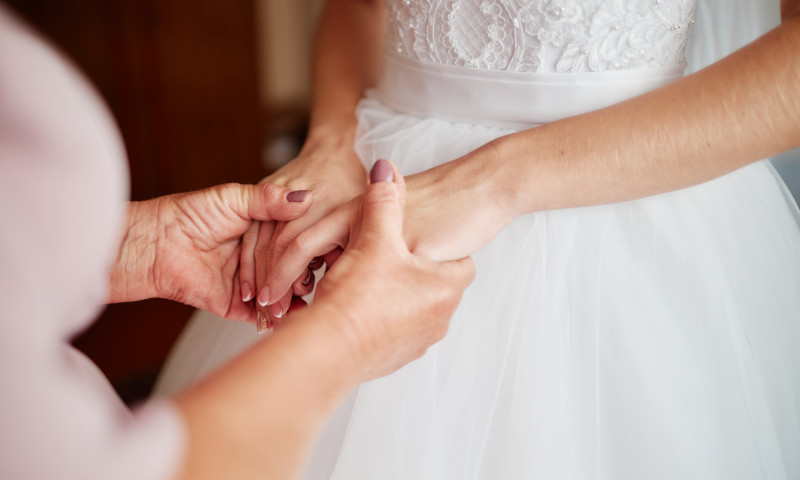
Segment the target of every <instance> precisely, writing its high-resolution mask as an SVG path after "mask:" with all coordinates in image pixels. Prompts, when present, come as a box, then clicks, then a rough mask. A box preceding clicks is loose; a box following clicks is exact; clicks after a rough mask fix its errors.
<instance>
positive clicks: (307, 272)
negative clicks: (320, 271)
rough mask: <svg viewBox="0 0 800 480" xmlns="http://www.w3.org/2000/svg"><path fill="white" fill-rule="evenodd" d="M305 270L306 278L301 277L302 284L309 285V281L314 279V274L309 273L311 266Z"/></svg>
mask: <svg viewBox="0 0 800 480" xmlns="http://www.w3.org/2000/svg"><path fill="white" fill-rule="evenodd" d="M306 270H307V271H306V278H304V279H303V285H305V286H308V285H311V281H312V280H313V279H314V274H313V273H311V268H308V269H306Z"/></svg>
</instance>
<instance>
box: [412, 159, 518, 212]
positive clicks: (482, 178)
mask: <svg viewBox="0 0 800 480" xmlns="http://www.w3.org/2000/svg"><path fill="white" fill-rule="evenodd" d="M502 169H503V164H502V158H500V153H499V152H498V149H497V147H496V146H495V145H493V144H492V143H489V144H486V145H484V146H482V147H479V148H477V149H475V150H473V151H472V152H470V153H468V154H466V155H464V156H462V157H460V158H458V159H456V160H453V161H451V162H447V163H444V164H442V165H439V166H437V167H434V168H432V169H430V170H426V171H424V172H420V173H418V174H415V175H410V176H408V177H406V183H407V184H408V190H409V192H412V191H419V194H420V195H422V196H424V197H426V198H431V197H432V196H436V195H437V193H441V192H445V193H447V192H450V193H453V194H455V195H457V196H458V197H459V198H462V199H464V201H465V202H469V204H471V205H474V206H476V207H479V208H481V209H484V211H485V209H492V210H494V211H495V212H494V215H496V216H497V217H500V218H503V219H505V220H507V221H510V220H511V219H513V218H514V217H515V216H517V215H519V213H517V206H516V203H515V202H516V201H517V198H516V197H517V195H516V194H515V193H514V192H513V191H511V189H510V188H509V185H508V183H507V180H506V178H505V176H504V175H505V174H504V172H503V171H502Z"/></svg>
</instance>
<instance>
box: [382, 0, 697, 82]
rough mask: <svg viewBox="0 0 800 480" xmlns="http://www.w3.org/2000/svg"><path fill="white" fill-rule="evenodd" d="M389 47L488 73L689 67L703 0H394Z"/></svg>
mask: <svg viewBox="0 0 800 480" xmlns="http://www.w3.org/2000/svg"><path fill="white" fill-rule="evenodd" d="M386 4H387V7H388V10H389V18H388V36H387V48H389V49H390V50H391V51H393V52H395V53H397V54H399V55H401V56H403V57H406V58H410V59H415V60H419V61H422V62H429V63H438V64H446V65H458V66H464V67H471V68H478V69H484V70H501V71H512V72H536V73H556V72H557V73H574V72H603V71H609V70H629V69H639V68H650V67H667V66H673V65H683V64H684V62H685V52H686V41H687V39H688V34H689V29H690V27H691V25H692V24H693V23H694V15H695V9H696V6H697V0H386Z"/></svg>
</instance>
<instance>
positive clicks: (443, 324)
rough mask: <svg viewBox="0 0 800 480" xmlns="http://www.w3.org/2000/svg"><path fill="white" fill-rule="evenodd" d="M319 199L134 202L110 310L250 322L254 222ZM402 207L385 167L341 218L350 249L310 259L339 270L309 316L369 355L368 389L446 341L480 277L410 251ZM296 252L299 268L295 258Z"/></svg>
mask: <svg viewBox="0 0 800 480" xmlns="http://www.w3.org/2000/svg"><path fill="white" fill-rule="evenodd" d="M313 197H314V193H312V192H308V191H299V192H298V191H290V190H289V189H288V188H285V187H281V186H278V185H275V184H261V185H255V186H254V185H238V184H228V185H221V186H217V187H212V188H209V189H206V190H202V191H198V192H192V193H187V194H178V195H171V196H167V197H161V198H158V199H155V200H150V201H145V202H132V203H131V204H130V207H129V213H128V218H127V223H128V225H127V232H126V235H125V238H124V240H123V243H122V246H121V248H120V252H119V254H118V257H117V259H116V262H115V264H114V268H113V270H112V281H111V293H110V299H111V301H131V300H138V299H143V298H150V297H160V298H169V299H172V300H176V301H180V302H182V303H186V304H189V305H192V306H195V307H198V308H202V309H205V310H208V311H210V312H212V313H215V314H217V315H220V316H223V317H226V318H228V319H231V320H240V321H241V320H245V321H253V320H254V319H255V317H256V311H255V305H254V303H253V301H250V302H244V301H242V297H243V295H242V292H241V290H240V287H239V286H240V285H241V283H242V281H241V279H240V270H241V268H240V256H241V254H242V243H243V242H242V236H243V235H244V234H245V233H246V232H247V231H248V229H249V228H251V226H252V224H253V222H254V221H260V222H261V225H263V224H264V223H273V222H290V221H292V220H295V219H298V218H300V217H301V216H303V215H304V214H307V213H308V212H309V210H310V208H311V206H312V204H313V202H314V198H313ZM405 197H406V185H405V182H404V179H403V178H402V176H401V175H400V174H399V172H397V170H396V168H394V166H393V165H392V164H391V163H390V162H388V161H381V162H379V163H378V165H377V166H376V167H375V168H374V169H373V172H372V175H371V184H370V185H368V186H367V187H366V193H365V194H364V195H363V196H360V197H358V198H359V202H358V204H359V207H358V213H357V215H356V214H355V211H354V210H353V209H354V208H355V207H354V206H348V207H347V208H346V209H337V210H336V211H337V212H338V211H339V210H342V211H346V212H349V214H352V217H351V218H350V222H349V223H348V224H347V225H346V228H345V229H344V230H346V235H345V236H346V241H340V242H335V243H333V244H331V248H330V249H328V250H327V251H325V252H323V251H322V250H320V249H319V248H316V247H315V249H314V255H313V257H318V256H324V257H325V258H326V260H327V262H328V266H329V268H330V266H331V265H332V264H333V263H334V256H336V257H337V260H336V261H335V263H336V266H335V268H332V269H330V270H329V271H328V272H327V273H326V274H325V278H324V279H323V280H322V281H321V282H319V285H318V286H317V292H316V297H315V302H314V303H313V305H311V306H310V307H308V309H307V310H308V312H307V313H306V314H304V317H309V316H316V317H324V319H325V322H327V323H330V324H333V325H334V327H335V330H336V331H339V332H341V333H342V335H343V337H345V339H344V340H345V343H346V344H348V345H350V346H351V347H352V350H353V351H356V352H361V353H359V354H358V357H359V358H361V359H362V360H364V361H363V362H354V364H361V365H363V366H362V367H359V368H361V369H363V370H364V372H362V373H363V375H362V377H363V378H364V379H367V378H374V377H375V376H378V375H381V374H385V373H389V372H391V371H393V370H394V369H396V368H398V367H399V366H401V365H403V364H405V363H407V362H408V361H410V360H411V359H413V358H416V357H418V356H419V355H421V354H422V353H423V352H424V351H425V350H426V349H427V347H428V346H430V345H431V344H433V343H434V342H435V341H438V340H439V339H441V338H442V337H443V335H444V333H445V332H446V330H447V327H448V324H449V319H450V316H451V315H452V312H453V311H454V310H455V307H456V306H457V305H458V302H459V301H460V298H461V295H462V293H463V291H464V289H466V287H467V286H468V285H469V283H470V282H471V281H472V278H473V276H474V267H473V265H472V261H471V259H469V258H463V259H458V260H453V261H445V262H436V261H432V260H429V259H427V258H424V257H422V256H420V255H416V254H414V253H412V252H411V251H410V250H409V248H408V247H407V246H406V242H405V240H404V238H403V228H404V227H403V217H404V208H403V204H404V201H405ZM348 205H349V204H348ZM354 205H355V204H354ZM338 215H341V214H336V217H338ZM326 218H327V217H326ZM329 221H330V220H329ZM322 225H323V226H325V223H322ZM344 230H342V232H344ZM337 232H338V230H337ZM311 234H313V232H311ZM301 235H304V234H301ZM315 238H316V237H315ZM292 244H294V242H293V243H292ZM340 247H341V249H342V253H341V256H338V254H336V253H334V251H335V250H336V249H337V248H340ZM323 250H324V249H323ZM292 252H294V255H295V257H293V258H299V256H300V255H299V253H300V252H299V250H298V249H296V248H294V249H293V250H292ZM308 263H309V262H306V265H307V264H308ZM303 268H306V267H305V266H303ZM287 271H288V270H287ZM295 283H296V282H295ZM288 290H289V287H287V291H288ZM301 293H302V292H301ZM409 298H414V299H415V300H414V301H413V302H410V301H408V299H409ZM287 311H288V310H287Z"/></svg>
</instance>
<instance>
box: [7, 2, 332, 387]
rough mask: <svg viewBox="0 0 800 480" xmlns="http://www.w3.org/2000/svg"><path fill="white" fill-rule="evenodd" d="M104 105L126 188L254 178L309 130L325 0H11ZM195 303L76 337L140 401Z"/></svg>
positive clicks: (178, 187)
mask: <svg viewBox="0 0 800 480" xmlns="http://www.w3.org/2000/svg"><path fill="white" fill-rule="evenodd" d="M5 3H6V4H7V5H8V6H10V7H11V8H12V9H14V10H16V11H17V13H18V14H19V15H20V16H21V17H23V18H24V19H26V20H27V21H28V22H29V23H30V24H31V25H32V26H33V27H34V28H36V29H37V30H39V31H40V32H42V33H43V34H44V35H45V36H46V37H48V38H49V39H51V40H52V42H53V43H54V44H55V45H56V46H57V48H59V49H60V50H61V51H62V52H64V53H65V54H66V55H67V56H68V57H70V58H71V59H72V60H73V61H74V62H75V63H76V64H77V65H78V67H79V68H80V69H81V70H82V71H83V72H84V74H85V75H86V76H87V77H89V78H90V79H91V81H92V83H94V85H95V86H96V88H97V89H98V91H99V92H100V94H101V95H102V96H103V97H104V99H105V101H106V102H107V103H108V105H109V106H110V108H111V110H112V111H113V113H114V115H115V117H116V119H117V122H118V124H119V128H120V130H121V131H122V135H123V137H124V139H125V144H126V147H127V150H128V157H129V160H130V172H131V186H132V197H133V199H134V200H144V199H148V198H153V197H156V196H159V195H165V194H169V193H175V192H182V191H187V190H196V189H200V188H204V187H207V186H211V185H214V184H218V183H222V182H231V181H233V182H250V183H254V182H258V181H259V180H261V179H262V178H263V177H264V176H265V175H267V174H268V173H270V172H271V171H273V170H274V169H275V168H276V166H280V165H281V164H282V163H283V162H285V161H287V160H289V159H291V158H292V157H293V156H294V154H295V152H296V151H297V149H298V148H299V146H300V144H301V142H302V139H303V134H304V131H305V128H306V121H307V111H308V91H309V57H310V47H311V36H312V32H313V27H314V24H315V19H316V16H317V12H318V11H319V7H320V5H321V3H322V2H321V0H255V1H254V0H226V1H222V2H221V1H216V0H194V1H191V2H187V1H182V0H113V1H109V0H70V1H60V0H8V1H5ZM192 311H193V309H192V308H190V307H187V306H184V305H180V304H177V303H172V302H168V301H164V300H150V301H145V302H137V303H130V304H120V305H111V306H109V307H108V308H107V309H106V311H105V312H104V313H103V315H102V317H101V318H100V320H99V321H98V322H97V323H96V324H95V325H94V326H93V327H92V328H91V329H90V330H88V331H87V332H85V333H84V334H82V335H81V336H80V337H78V338H77V339H75V341H74V343H75V345H76V346H77V347H78V348H80V349H81V350H83V351H84V352H85V353H86V354H87V355H88V356H89V357H90V358H92V359H93V360H94V361H95V362H96V363H97V364H98V365H99V366H100V368H101V369H102V370H103V371H104V372H105V373H106V374H107V375H108V377H109V378H110V380H111V382H112V383H113V385H114V386H115V388H116V389H117V390H118V392H119V393H120V394H121V396H122V397H123V398H124V399H125V401H126V402H128V403H131V402H135V401H136V400H137V399H141V398H143V397H144V396H146V395H147V394H148V393H149V391H150V389H151V388H152V384H153V381H154V380H155V377H156V375H157V373H158V371H159V369H160V368H161V364H162V363H163V361H164V358H165V357H166V355H167V353H168V351H169V348H170V347H171V346H172V344H173V342H174V341H175V339H176V338H177V336H178V334H179V333H180V331H181V329H182V328H183V326H184V324H185V323H186V321H187V319H188V318H189V316H190V315H191V313H192Z"/></svg>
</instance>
